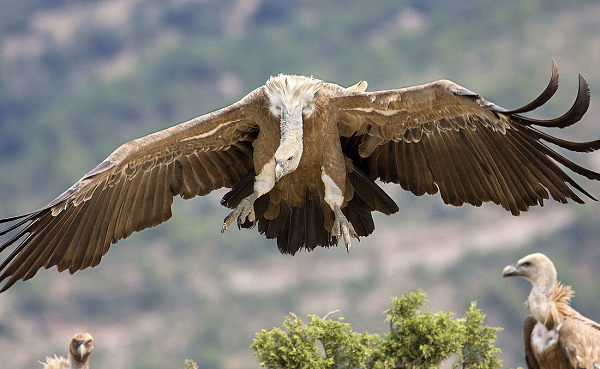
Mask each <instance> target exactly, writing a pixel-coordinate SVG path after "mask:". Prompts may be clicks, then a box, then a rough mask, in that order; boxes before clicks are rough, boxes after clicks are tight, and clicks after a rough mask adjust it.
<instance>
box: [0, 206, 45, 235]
mask: <svg viewBox="0 0 600 369" xmlns="http://www.w3.org/2000/svg"><path fill="white" fill-rule="evenodd" d="M38 212H39V211H34V212H32V213H27V214H23V215H17V216H14V217H8V218H3V219H0V223H7V222H12V221H14V220H17V219H21V218H25V217H30V218H32V217H34V216H35V215H37V214H38ZM28 220H29V219H25V220H23V221H21V223H19V225H17V226H16V227H15V228H18V227H20V226H21V224H23V223H25V222H27V221H28ZM15 228H10V229H8V230H6V229H5V230H3V231H0V236H2V235H4V234H6V233H7V232H10V231H12V230H13V229H15Z"/></svg>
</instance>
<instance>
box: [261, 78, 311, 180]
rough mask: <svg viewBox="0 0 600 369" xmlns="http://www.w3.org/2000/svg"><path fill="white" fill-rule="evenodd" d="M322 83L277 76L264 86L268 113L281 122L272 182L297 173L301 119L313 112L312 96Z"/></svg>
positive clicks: (300, 143) (300, 140) (299, 154)
mask: <svg viewBox="0 0 600 369" xmlns="http://www.w3.org/2000/svg"><path fill="white" fill-rule="evenodd" d="M322 85H323V81H320V80H318V79H314V78H310V77H304V76H291V75H284V74H280V75H278V76H277V77H271V78H270V79H269V80H268V81H267V83H266V84H265V92H266V94H267V96H268V97H269V111H270V112H271V114H273V116H275V117H276V118H277V119H279V120H280V122H281V124H280V128H281V141H280V143H279V147H278V148H277V151H276V152H275V180H276V181H279V179H281V177H283V176H285V175H286V174H289V173H291V172H293V171H294V170H296V169H297V168H298V165H299V164H300V158H301V157H302V149H303V143H302V133H303V119H306V118H308V117H310V116H311V115H312V114H313V113H314V112H315V104H314V101H315V94H316V93H317V91H319V89H320V88H321V86H322Z"/></svg>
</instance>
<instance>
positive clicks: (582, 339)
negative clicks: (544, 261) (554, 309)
mask: <svg viewBox="0 0 600 369" xmlns="http://www.w3.org/2000/svg"><path fill="white" fill-rule="evenodd" d="M558 342H559V345H560V347H561V348H562V351H563V352H564V354H565V356H566V357H567V359H568V360H569V362H570V363H571V366H572V367H573V368H597V367H598V365H600V325H599V324H598V323H596V322H594V321H593V320H590V319H588V318H585V317H583V316H581V315H576V316H573V317H569V318H568V319H567V320H566V321H565V322H564V323H563V325H562V327H561V328H560V331H559V334H558Z"/></svg>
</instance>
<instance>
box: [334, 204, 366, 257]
mask: <svg viewBox="0 0 600 369" xmlns="http://www.w3.org/2000/svg"><path fill="white" fill-rule="evenodd" d="M333 214H334V215H335V221H334V222H333V229H332V230H331V233H332V234H333V235H334V236H336V237H337V238H338V239H340V236H341V237H343V238H344V243H345V244H346V250H347V251H350V246H351V245H350V238H351V237H354V238H356V239H357V240H359V241H360V239H359V238H358V235H357V234H356V232H355V231H354V227H352V224H351V223H350V222H348V219H346V216H345V215H344V213H342V209H340V207H339V206H337V205H336V206H334V207H333Z"/></svg>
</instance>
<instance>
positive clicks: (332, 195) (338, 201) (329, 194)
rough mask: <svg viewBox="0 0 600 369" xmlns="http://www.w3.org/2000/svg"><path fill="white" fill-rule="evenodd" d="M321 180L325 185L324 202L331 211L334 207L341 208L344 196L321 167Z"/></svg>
mask: <svg viewBox="0 0 600 369" xmlns="http://www.w3.org/2000/svg"><path fill="white" fill-rule="evenodd" d="M321 180H322V181H323V184H324V185H325V197H324V200H325V202H326V203H327V204H329V206H330V207H331V209H333V207H334V206H336V205H337V206H340V207H341V206H342V203H343V202H344V194H343V193H342V190H341V189H340V188H339V187H338V186H337V185H336V184H335V182H334V181H333V179H331V177H330V176H328V175H327V173H325V168H324V167H321Z"/></svg>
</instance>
